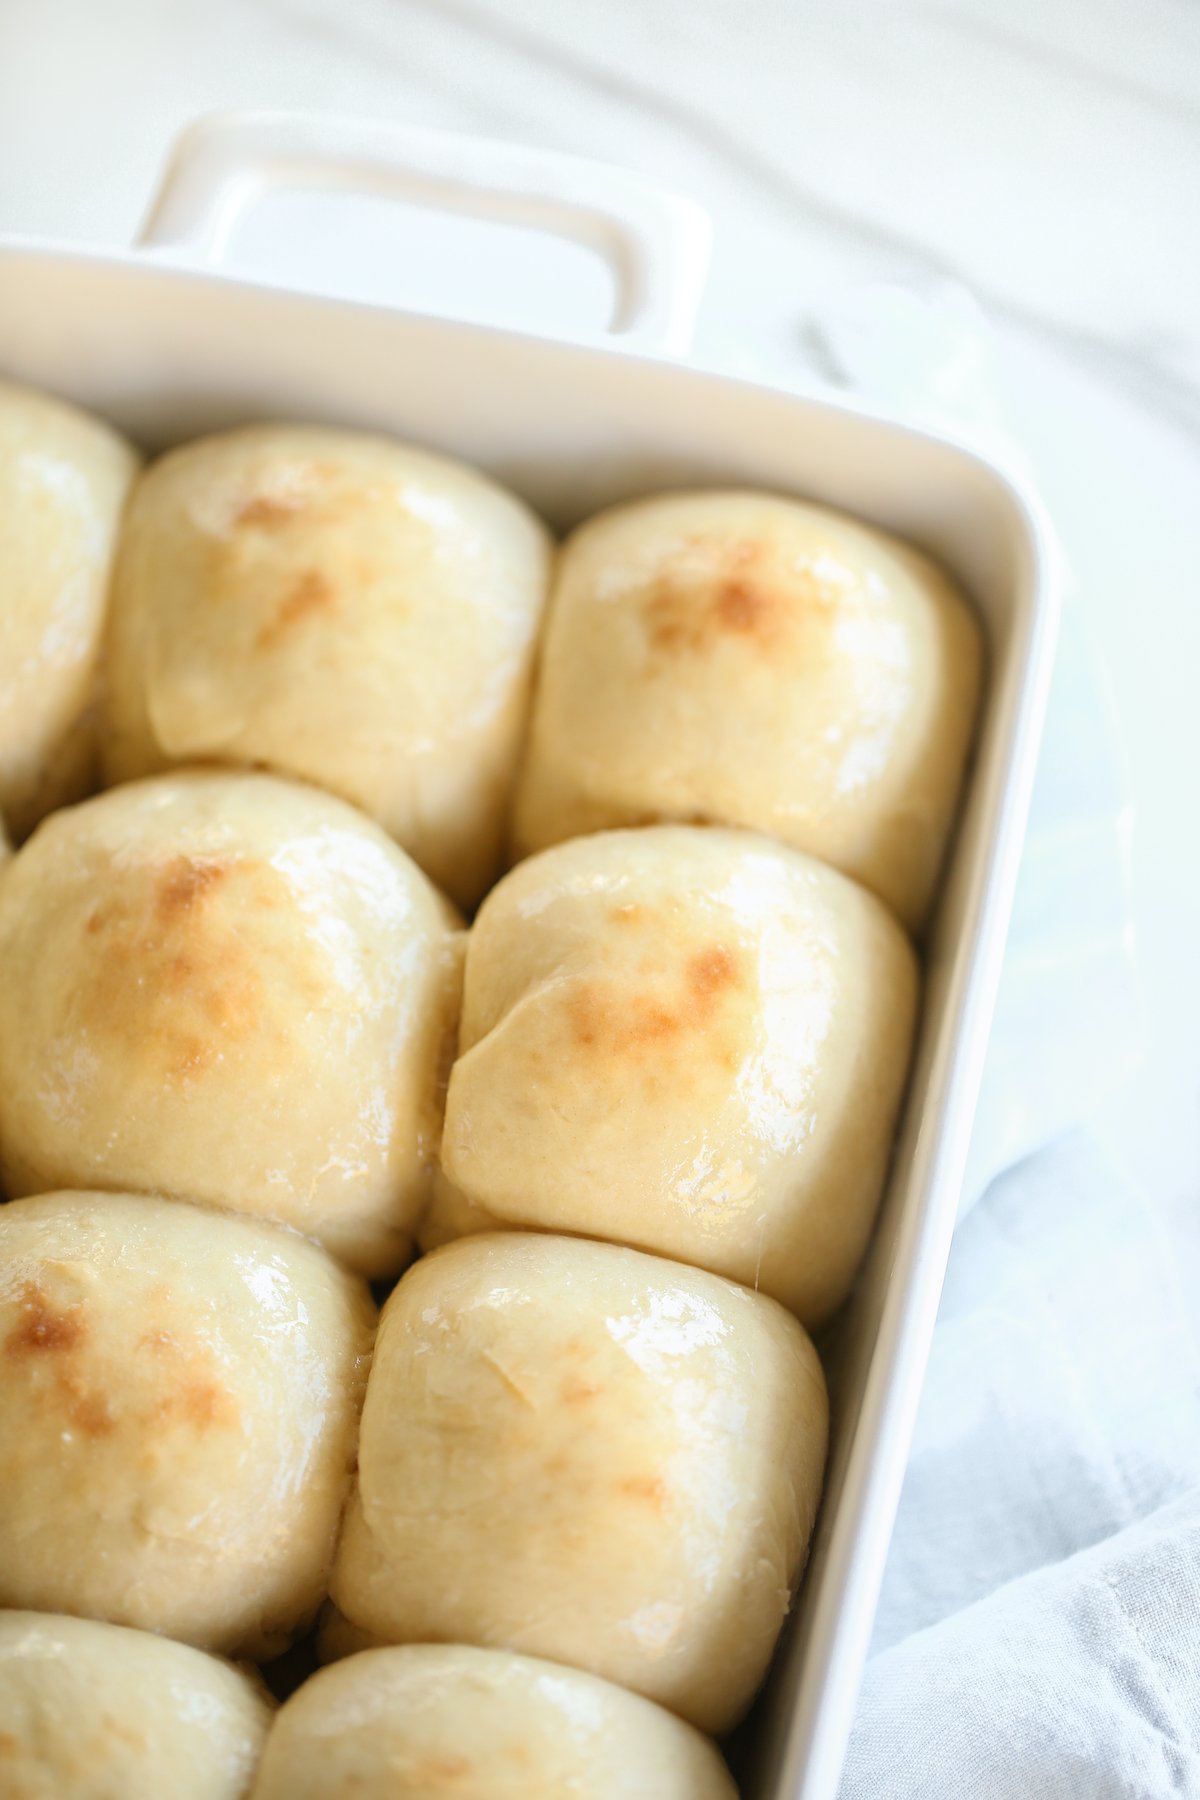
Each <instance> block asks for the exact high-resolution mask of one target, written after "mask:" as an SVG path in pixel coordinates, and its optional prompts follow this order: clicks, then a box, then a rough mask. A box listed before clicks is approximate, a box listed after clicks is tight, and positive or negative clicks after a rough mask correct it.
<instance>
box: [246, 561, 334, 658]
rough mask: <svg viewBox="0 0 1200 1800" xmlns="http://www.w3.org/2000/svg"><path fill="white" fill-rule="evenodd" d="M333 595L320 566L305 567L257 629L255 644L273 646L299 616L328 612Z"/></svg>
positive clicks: (260, 646) (262, 648) (282, 637)
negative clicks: (271, 615)
mask: <svg viewBox="0 0 1200 1800" xmlns="http://www.w3.org/2000/svg"><path fill="white" fill-rule="evenodd" d="M335 598H336V595H335V593H334V589H333V586H332V584H331V583H330V581H329V579H328V577H327V576H325V575H323V574H322V573H321V571H320V569H306V570H305V572H304V574H303V575H301V576H300V578H299V580H298V581H297V582H296V583H295V585H294V586H293V587H291V588H289V589H288V591H287V593H286V594H285V595H284V597H283V599H282V600H281V601H280V603H279V605H278V606H277V607H276V609H275V614H274V617H273V618H271V619H269V620H268V621H267V623H266V624H265V625H264V626H263V628H262V630H261V631H260V632H259V634H258V636H257V638H256V639H255V643H256V645H257V646H258V648H259V649H260V650H273V649H275V648H276V647H277V646H278V645H279V644H281V643H282V642H283V641H284V639H285V638H286V637H287V636H288V634H289V633H290V631H291V629H292V627H293V626H294V625H298V624H299V623H300V621H301V620H302V619H308V618H311V617H312V616H313V615H314V614H316V613H323V612H328V611H330V609H331V608H332V606H333V604H334V600H335Z"/></svg>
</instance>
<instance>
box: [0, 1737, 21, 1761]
mask: <svg viewBox="0 0 1200 1800" xmlns="http://www.w3.org/2000/svg"><path fill="white" fill-rule="evenodd" d="M20 1748H21V1746H20V1744H19V1743H18V1742H17V1740H16V1738H15V1737H14V1736H13V1734H12V1732H11V1731H0V1756H15V1755H16V1753H17V1751H18V1750H19V1749H20Z"/></svg>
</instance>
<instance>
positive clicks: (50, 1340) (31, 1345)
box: [4, 1281, 87, 1357]
mask: <svg viewBox="0 0 1200 1800" xmlns="http://www.w3.org/2000/svg"><path fill="white" fill-rule="evenodd" d="M86 1336H87V1323H86V1321H85V1319H84V1317H83V1308H82V1306H79V1305H74V1306H66V1307H56V1306H54V1305H53V1304H52V1302H51V1301H50V1299H49V1298H48V1297H47V1295H46V1293H45V1291H44V1290H43V1289H42V1288H41V1287H39V1286H38V1284H37V1282H35V1281H27V1282H26V1283H25V1288H24V1292H23V1294H22V1296H21V1316H20V1318H19V1320H18V1322H17V1324H16V1325H14V1326H13V1328H12V1330H11V1331H10V1332H9V1334H8V1336H7V1337H6V1338H5V1340H4V1348H5V1350H6V1352H7V1354H8V1355H9V1356H15V1357H19V1356H37V1355H39V1354H42V1353H44V1352H47V1351H49V1352H56V1351H69V1350H74V1349H76V1348H77V1347H78V1345H80V1344H81V1343H82V1342H83V1340H84V1338H85V1337H86Z"/></svg>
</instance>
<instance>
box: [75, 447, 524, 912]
mask: <svg viewBox="0 0 1200 1800" xmlns="http://www.w3.org/2000/svg"><path fill="white" fill-rule="evenodd" d="M549 556H550V542H549V537H548V534H547V533H546V531H545V529H544V528H543V527H542V525H541V524H540V523H539V522H538V521H537V520H536V519H535V518H534V516H533V514H532V513H530V512H529V511H528V509H527V508H526V507H524V506H523V505H522V504H521V503H520V502H519V501H518V500H517V499H516V498H515V497H514V496H512V495H511V494H508V493H506V492H505V491H504V490H503V489H501V488H499V487H497V486H495V485H494V484H493V483H492V482H490V481H487V480H486V479H485V478H484V477H483V476H482V475H479V474H477V473H476V472H475V471H474V470H471V469H468V468H465V467H464V466H463V465H461V464H459V463H454V462H449V461H447V460H445V459H444V458H442V457H438V456H433V455H431V454H429V453H428V452H426V451H422V450H416V449H412V448H409V447H407V446H405V445H402V444H398V443H393V442H391V441H389V440H388V439H386V438H382V437H373V436H368V435H365V434H363V433H358V432H348V431H332V430H322V429H318V428H316V427H299V426H283V425H276V426H254V427H250V428H247V429H244V430H240V431H231V432H226V433H223V434H222V435H220V436H218V437H212V438H206V439H203V440H201V441H200V442H198V443H194V444H188V445H185V446H184V447H183V448H182V449H179V450H175V451H173V452H171V454H169V455H168V456H165V457H163V458H162V459H161V461H159V462H157V463H155V464H154V466H153V467H152V468H151V469H150V470H149V471H148V472H147V473H146V475H145V476H144V477H143V479H142V480H141V481H140V482H139V484H138V487H137V490H136V492H135V494H134V498H133V502H132V504H131V507H130V512H129V519H128V524H127V526H126V530H125V534H124V540H123V544H122V549H121V556H120V562H119V567H118V571H117V578H116V583H115V589H114V599H113V629H112V635H111V653H110V666H109V672H108V706H107V764H108V771H109V776H110V778H111V779H122V780H123V779H127V778H128V777H129V776H131V775H144V774H150V773H154V772H156V771H158V770H161V769H164V768H167V767H169V766H171V765H173V764H178V763H195V762H214V761H215V762H221V763H229V764H241V765H247V764H251V765H254V766H256V767H266V768H270V769H273V770H276V771H277V772H279V773H282V774H291V775H298V776H301V777H303V778H304V779H305V780H308V781H312V782H314V783H316V784H317V785H318V786H320V787H324V788H327V789H329V790H330V791H331V792H333V793H335V794H340V795H341V796H342V797H343V798H344V799H347V800H350V801H353V802H354V803H355V804H356V805H357V806H359V807H361V808H362V809H363V811H364V812H366V813H368V814H370V815H371V817H373V818H375V819H376V820H378V821H379V823H380V824H381V825H383V826H384V828H385V829H386V830H387V831H388V832H390V833H391V834H392V835H393V836H394V837H395V838H396V839H397V840H398V841H399V842H400V843H401V844H402V845H403V846H404V848H405V849H406V850H408V851H409V852H410V854H411V855H412V856H414V857H415V858H416V860H417V862H418V863H420V865H421V867H422V868H424V869H426V870H427V871H428V872H429V873H430V874H431V875H432V876H433V877H434V879H435V880H436V881H438V882H440V883H441V885H442V886H444V887H445V888H446V889H447V890H448V891H449V892H450V893H451V894H452V895H453V896H454V897H455V899H456V900H458V901H459V902H460V903H463V904H469V903H472V902H474V901H475V900H477V899H478V898H479V896H480V894H481V893H482V892H483V891H484V889H485V888H486V887H487V886H488V884H489V882H490V881H491V880H492V879H494V876H495V873H496V866H497V862H498V858H499V851H500V843H501V838H502V833H503V822H504V815H505V811H506V808H507V805H508V800H509V792H510V788H511V785H512V778H513V772H514V767H515V763H516V757H517V753H518V749H519V746H520V740H521V734H522V732H523V730H524V725H525V715H526V711H527V706H528V697H529V684H530V678H531V672H532V666H533V655H534V647H535V643H536V637H537V630H538V625H539V621H540V618H541V612H542V607H543V603H544V600H545V591H546V584H547V577H548V570H549Z"/></svg>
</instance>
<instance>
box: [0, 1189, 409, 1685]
mask: <svg viewBox="0 0 1200 1800" xmlns="http://www.w3.org/2000/svg"><path fill="white" fill-rule="evenodd" d="M373 1322H374V1310H373V1308H372V1306H371V1302H370V1297H369V1295H368V1294H367V1292H366V1290H365V1288H364V1287H363V1286H362V1284H361V1283H360V1282H359V1281H357V1280H356V1279H355V1277H353V1276H352V1275H348V1274H347V1273H346V1272H345V1271H344V1270H342V1269H340V1268H338V1266H337V1264H336V1263H334V1262H333V1261H332V1260H331V1259H330V1258H329V1257H328V1256H326V1255H325V1253H324V1252H323V1251H322V1250H320V1249H318V1248H317V1246H316V1245H315V1244H309V1243H306V1242H305V1240H304V1239H303V1238H300V1237H297V1236H295V1234H294V1233H291V1232H285V1231H280V1230H279V1229H277V1228H276V1227H275V1226H271V1225H264V1224H262V1223H260V1222H259V1221H258V1220H253V1219H239V1218H236V1217H234V1216H233V1215H232V1214H227V1213H217V1212H205V1211H203V1210H201V1209H200V1208H198V1207H193V1206H186V1205H181V1204H179V1203H178V1202H176V1201H171V1200H156V1199H151V1198H149V1197H147V1196H145V1195H130V1194H83V1193H66V1194H46V1195H40V1196H39V1197H37V1198H36V1199H30V1200H15V1201H13V1202H12V1203H11V1204H10V1205H8V1206H5V1207H3V1208H0V1370H2V1371H3V1379H2V1380H0V1467H2V1468H3V1471H4V1475H3V1479H2V1480H0V1605H2V1606H12V1607H29V1608H34V1609H36V1610H39V1611H49V1612H71V1613H80V1614H83V1615H85V1616H87V1617H90V1618H97V1619H108V1620H111V1621H112V1622H114V1623H116V1624H121V1625H136V1626H139V1627H141V1628H142V1629H144V1630H147V1631H161V1632H164V1633H165V1634H166V1635H167V1636H169V1637H177V1638H181V1639H183V1640H184V1641H185V1642H186V1643H191V1644H196V1645H198V1646H199V1647H200V1648H201V1649H205V1650H215V1651H220V1652H223V1653H226V1654H229V1655H235V1654H236V1655H244V1656H255V1657H265V1656H272V1655H275V1654H277V1653H278V1652H279V1651H281V1650H283V1649H285V1648H286V1646H287V1644H288V1642H289V1640H290V1639H291V1637H292V1636H293V1634H294V1633H295V1632H296V1631H297V1630H298V1629H299V1628H301V1627H302V1626H304V1625H305V1624H306V1623H307V1622H308V1620H309V1619H310V1618H311V1617H312V1616H313V1615H314V1614H315V1612H316V1610H317V1608H318V1606H319V1605H320V1603H321V1601H322V1599H323V1598H324V1595H325V1591H326V1587H327V1585H328V1574H329V1566H330V1561H331V1558H332V1554H333V1541H334V1534H335V1532H336V1530H337V1526H338V1520H339V1516H340V1513H341V1509H342V1506H343V1504H344V1502H345V1498H346V1491H347V1487H348V1485H349V1478H350V1474H349V1472H350V1468H351V1465H352V1462H353V1458H354V1448H355V1438H356V1435H357V1424H358V1409H359V1402H360V1399H361V1390H362V1387H363V1384H364V1382H365V1378H366V1366H367V1358H368V1356H369V1353H370V1346H371V1329H372V1325H373Z"/></svg>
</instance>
